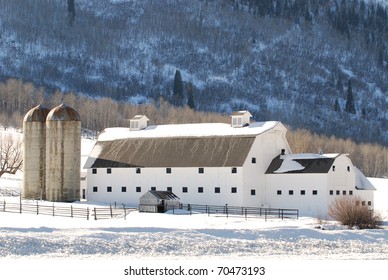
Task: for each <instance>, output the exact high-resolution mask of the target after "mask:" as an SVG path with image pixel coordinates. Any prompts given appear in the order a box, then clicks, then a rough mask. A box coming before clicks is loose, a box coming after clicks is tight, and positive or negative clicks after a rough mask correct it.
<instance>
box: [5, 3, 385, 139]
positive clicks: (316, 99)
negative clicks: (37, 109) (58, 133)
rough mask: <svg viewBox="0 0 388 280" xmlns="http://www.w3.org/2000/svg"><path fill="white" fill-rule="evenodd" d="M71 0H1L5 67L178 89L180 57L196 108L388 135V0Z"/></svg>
mask: <svg viewBox="0 0 388 280" xmlns="http://www.w3.org/2000/svg"><path fill="white" fill-rule="evenodd" d="M71 2H72V1H60V0H41V1H22V0H15V1H7V0H0V5H1V7H3V8H2V9H1V10H0V13H1V14H0V16H1V21H0V29H1V31H2V32H1V38H0V75H1V76H2V77H4V78H7V77H17V78H21V79H23V80H28V81H32V82H33V83H35V84H37V85H42V86H45V87H47V88H48V89H60V90H62V91H75V92H80V93H85V94H89V95H92V96H110V97H112V98H115V99H118V100H126V101H130V102H149V101H151V100H158V98H159V97H160V96H163V97H164V98H165V99H167V100H170V101H173V96H172V95H173V79H174V75H175V71H176V70H177V69H179V70H180V72H181V74H182V79H183V83H184V92H185V96H187V93H188V89H189V88H190V84H191V85H193V87H192V88H193V90H192V91H193V94H194V101H195V106H196V108H197V109H198V110H204V111H220V112H226V113H229V112H231V111H233V110H238V109H248V110H250V111H251V113H252V114H253V116H254V118H255V119H256V120H269V119H271V120H280V121H282V122H284V123H287V124H289V125H291V126H292V127H304V128H309V129H311V130H313V131H316V132H319V133H325V134H329V135H330V134H333V135H336V136H339V137H351V138H353V139H355V140H357V141H370V142H379V143H383V144H385V145H387V144H388V82H387V80H388V79H387V78H388V35H387V34H388V16H387V7H386V5H384V4H383V3H384V2H383V1H368V2H363V1H335V0H330V1H319V0H301V1H285V0H277V1H272V0H260V1H254V0H245V1H244V0H235V1H231V0H218V1H205V0H193V1H188V0H163V1H136V0H110V1H106V0H94V1H89V0H75V1H74V9H73V8H72V6H71V5H70V6H68V3H71ZM349 81H350V85H351V88H352V92H351V93H352V96H353V98H354V113H349V112H346V111H345V109H346V108H347V106H346V103H347V100H348V94H347V90H348V83H349ZM185 98H187V97H185ZM182 104H186V99H184V100H183V101H182Z"/></svg>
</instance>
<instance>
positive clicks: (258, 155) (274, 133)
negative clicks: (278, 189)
mask: <svg viewBox="0 0 388 280" xmlns="http://www.w3.org/2000/svg"><path fill="white" fill-rule="evenodd" d="M285 132H286V129H285V128H284V127H283V126H281V125H280V126H278V127H276V128H275V129H273V130H271V131H268V132H266V133H263V134H261V135H258V136H257V137H256V140H255V142H254V143H253V145H252V148H251V150H250V152H249V154H248V157H247V159H246V161H245V163H244V165H243V172H244V183H243V184H244V204H243V205H244V206H252V207H265V206H267V205H266V204H267V199H266V177H265V172H266V170H267V169H268V166H269V165H270V163H271V161H272V160H273V159H274V158H275V157H276V156H278V155H279V154H280V153H281V150H282V149H284V150H285V152H286V153H291V150H290V147H289V145H288V142H287V140H286V138H285ZM252 158H255V160H256V163H252ZM251 190H255V195H251Z"/></svg>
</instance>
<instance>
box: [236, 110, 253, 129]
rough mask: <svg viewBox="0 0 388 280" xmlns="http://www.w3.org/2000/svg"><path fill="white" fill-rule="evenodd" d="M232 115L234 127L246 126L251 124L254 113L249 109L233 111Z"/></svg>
mask: <svg viewBox="0 0 388 280" xmlns="http://www.w3.org/2000/svg"><path fill="white" fill-rule="evenodd" d="M231 117H232V127H244V126H248V125H249V123H250V118H251V117H252V115H251V113H249V111H237V112H233V113H232V115H231Z"/></svg>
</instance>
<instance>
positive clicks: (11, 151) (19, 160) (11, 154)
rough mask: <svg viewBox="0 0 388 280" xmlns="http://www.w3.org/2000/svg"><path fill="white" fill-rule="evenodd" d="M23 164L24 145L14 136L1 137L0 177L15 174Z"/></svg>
mask: <svg viewBox="0 0 388 280" xmlns="http://www.w3.org/2000/svg"><path fill="white" fill-rule="evenodd" d="M22 164H23V153H22V145H21V141H20V140H16V139H15V138H14V137H12V136H5V137H4V136H0V177H1V176H3V174H4V173H9V174H15V173H16V172H17V171H18V170H20V169H21V167H22Z"/></svg>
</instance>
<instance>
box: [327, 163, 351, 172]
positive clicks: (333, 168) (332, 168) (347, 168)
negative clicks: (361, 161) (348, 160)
mask: <svg viewBox="0 0 388 280" xmlns="http://www.w3.org/2000/svg"><path fill="white" fill-rule="evenodd" d="M331 170H332V171H335V165H333V166H332V167H331ZM346 170H347V171H348V172H350V166H349V165H348V166H347V167H346Z"/></svg>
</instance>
